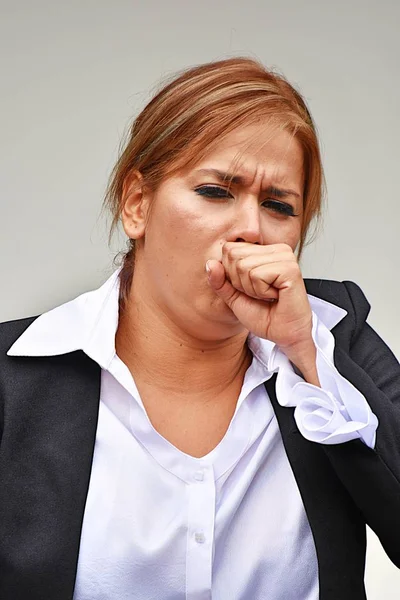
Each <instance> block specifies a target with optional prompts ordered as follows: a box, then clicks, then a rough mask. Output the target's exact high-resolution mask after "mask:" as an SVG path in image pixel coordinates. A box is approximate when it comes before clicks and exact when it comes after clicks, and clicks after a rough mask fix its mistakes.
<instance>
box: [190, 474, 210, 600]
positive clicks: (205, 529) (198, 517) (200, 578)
mask: <svg viewBox="0 0 400 600" xmlns="http://www.w3.org/2000/svg"><path fill="white" fill-rule="evenodd" d="M187 494H188V536H187V553H186V600H211V583H212V563H213V543H214V520H215V479H214V470H213V467H212V465H204V466H201V467H199V468H197V469H196V470H194V471H193V473H192V476H191V478H190V479H189V481H188V482H187Z"/></svg>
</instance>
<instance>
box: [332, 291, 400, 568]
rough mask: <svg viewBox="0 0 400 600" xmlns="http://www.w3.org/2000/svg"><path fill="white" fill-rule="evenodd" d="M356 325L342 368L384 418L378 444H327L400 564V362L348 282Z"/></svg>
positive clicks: (338, 360)
mask: <svg viewBox="0 0 400 600" xmlns="http://www.w3.org/2000/svg"><path fill="white" fill-rule="evenodd" d="M344 286H345V289H346V291H347V293H348V296H349V299H350V308H351V310H352V311H353V314H352V317H353V321H354V328H353V332H352V337H351V340H350V349H349V351H347V350H344V349H343V348H341V347H340V345H338V346H337V347H335V364H336V367H337V369H338V371H339V372H340V373H341V374H342V375H343V376H344V377H346V378H347V379H348V380H349V381H351V382H352V383H353V385H355V387H357V388H358V389H359V390H360V391H361V393H363V394H364V396H365V398H366V399H367V401H368V403H369V405H370V407H371V409H372V411H373V412H374V413H375V414H376V416H377V417H378V420H379V425H378V429H377V433H376V444H375V448H374V449H371V448H369V447H368V446H366V445H365V444H363V442H362V441H360V440H358V439H357V440H352V441H350V442H347V443H344V444H337V445H333V446H323V449H324V451H325V452H326V454H327V455H328V458H329V460H330V462H331V464H332V466H333V467H334V469H335V471H336V473H337V475H338V476H339V478H340V480H341V481H342V483H343V484H344V485H345V487H346V488H347V490H348V492H349V493H350V495H351V496H352V498H353V500H354V502H355V503H356V505H357V506H358V508H359V510H360V511H361V513H362V515H363V517H364V519H365V521H366V523H367V524H368V525H369V526H370V527H371V529H373V531H375V533H376V534H377V536H378V537H379V539H380V541H381V543H382V546H383V548H384V549H385V551H386V553H387V555H388V556H389V558H390V559H391V560H392V562H393V563H394V564H395V565H396V566H397V567H399V568H400V364H399V361H398V360H397V359H396V357H395V356H394V354H393V353H392V351H391V350H390V349H389V348H388V346H387V345H386V344H385V342H384V341H383V340H382V339H381V338H380V337H379V335H378V334H377V333H376V332H375V331H374V330H373V329H372V328H371V327H370V325H369V324H368V323H367V322H366V316H367V314H368V311H369V304H368V302H367V300H366V298H365V296H364V294H363V292H362V291H361V289H360V288H359V287H358V286H357V285H356V284H355V283H352V282H344Z"/></svg>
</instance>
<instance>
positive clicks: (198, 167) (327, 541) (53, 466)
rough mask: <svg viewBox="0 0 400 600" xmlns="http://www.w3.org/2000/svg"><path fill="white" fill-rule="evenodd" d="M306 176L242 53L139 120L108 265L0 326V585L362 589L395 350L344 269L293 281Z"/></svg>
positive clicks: (175, 88)
mask: <svg viewBox="0 0 400 600" xmlns="http://www.w3.org/2000/svg"><path fill="white" fill-rule="evenodd" d="M322 184H323V172H322V166H321V159H320V153H319V149H318V141H317V137H316V133H315V128H314V125H313V122H312V120H311V117H310V115H309V112H308V110H307V108H306V106H305V103H304V101H303V99H302V98H301V96H300V95H299V94H298V92H296V91H295V90H294V89H293V87H292V86H291V85H290V84H289V83H288V82H287V81H285V80H284V79H283V78H282V77H279V76H277V75H275V74H273V73H271V72H269V71H268V70H266V69H265V68H264V67H263V66H262V65H260V64H258V63H257V62H255V61H253V60H249V59H244V58H243V59H241V58H234V59H229V60H225V61H220V62H216V63H210V64H205V65H202V66H200V67H196V68H193V69H189V70H188V71H186V72H184V73H182V74H181V75H180V76H179V77H177V78H176V79H174V80H172V81H171V82H170V83H169V84H168V85H166V86H165V87H164V88H163V89H162V90H161V91H160V92H159V93H158V94H157V95H156V96H155V97H154V98H153V99H152V100H151V102H150V103H149V104H148V105H147V106H146V108H145V109H144V110H143V111H142V113H141V114H140V115H139V116H138V118H137V119H136V121H135V122H134V124H133V126H132V129H131V133H130V137H129V139H128V141H127V144H126V147H125V150H124V151H123V153H122V155H121V157H120V159H119V160H118V163H117V165H116V167H115V169H114V172H113V174H112V177H111V180H110V185H109V188H108V192H107V205H108V206H109V208H110V209H111V211H112V214H113V225H114V226H115V225H116V224H117V223H118V222H119V221H120V220H121V221H122V224H123V227H124V230H125V233H126V235H127V236H128V238H129V251H128V252H127V254H126V255H125V257H124V260H123V264H122V267H121V268H120V269H118V270H117V271H116V272H115V273H114V274H113V275H112V276H111V278H110V279H109V280H108V281H107V282H106V283H105V284H104V285H103V286H102V287H101V288H100V289H98V290H96V291H93V292H89V293H87V294H84V295H83V296H80V297H79V298H77V299H75V300H73V301H72V302H69V303H67V304H64V305H62V306H60V307H57V308H55V309H54V310H53V311H50V312H48V313H46V314H43V315H41V316H39V317H38V318H36V319H23V320H19V321H14V322H10V323H4V324H3V325H2V326H1V336H0V339H1V344H2V346H1V348H2V350H1V370H0V374H1V380H0V386H1V387H0V390H1V392H0V398H1V401H2V405H3V407H2V413H1V414H2V415H3V416H2V430H3V435H2V442H1V455H0V456H1V462H0V473H1V481H2V486H1V489H0V510H1V520H0V522H1V524H2V525H1V526H2V532H1V533H2V535H1V536H0V548H1V552H0V557H1V558H0V560H1V563H0V564H1V568H0V597H1V598H2V599H4V600H11V599H12V600H20V599H24V600H25V599H28V598H29V600H39V599H44V598H45V599H46V600H53V599H54V600H67V599H68V600H69V599H71V598H73V599H74V600H89V599H101V600H109V599H118V600H121V599H128V598H129V599H130V598H139V599H146V600H149V599H150V598H160V599H171V600H172V599H173V600H178V599H180V598H182V599H184V598H186V599H190V600H197V599H206V598H211V597H212V598H214V599H217V600H220V599H222V600H238V599H241V600H242V599H246V600H247V599H248V600H257V599H260V600H261V599H263V600H264V599H268V600H283V599H284V600H289V599H290V600H316V599H317V598H319V599H320V600H339V599H340V600H347V599H348V600H361V599H362V598H365V590H364V583H363V576H364V561H365V524H366V523H367V524H369V525H370V526H371V527H372V529H374V530H375V532H376V533H377V535H378V536H379V537H380V539H381V542H382V544H383V547H384V548H385V550H386V552H387V554H388V556H389V557H390V558H391V560H392V561H393V562H394V563H395V564H396V565H397V566H400V542H399V541H398V540H399V539H400V516H399V515H400V510H399V509H400V409H399V404H400V368H399V363H398V361H397V360H396V358H395V357H394V355H393V354H392V353H391V351H390V350H389V349H388V348H387V346H386V345H385V344H384V343H383V342H382V340H381V339H380V338H379V337H378V335H377V334H376V333H375V332H374V331H373V330H372V329H371V328H370V327H369V325H368V324H367V323H366V317H367V315H368V311H369V305H368V302H367V300H366V299H365V297H364V295H363V293H362V292H361V290H360V289H359V288H358V287H357V286H356V285H355V284H354V283H351V282H344V283H339V282H334V281H324V280H306V281H304V280H303V278H302V275H301V270H300V267H299V263H298V258H299V256H300V255H301V251H302V248H303V246H304V243H305V240H306V234H307V231H308V229H309V226H310V223H311V222H312V220H313V219H314V218H315V217H317V216H318V214H319V212H320V205H321V194H322ZM296 252H297V254H296Z"/></svg>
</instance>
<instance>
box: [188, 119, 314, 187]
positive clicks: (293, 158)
mask: <svg viewBox="0 0 400 600" xmlns="http://www.w3.org/2000/svg"><path fill="white" fill-rule="evenodd" d="M303 162H304V160H303V149H302V146H301V144H300V142H299V140H298V139H297V138H295V137H294V136H293V135H291V134H290V133H289V132H288V131H285V130H282V129H280V128H279V125H277V126H270V125H265V124H260V125H250V126H245V127H241V128H238V129H236V130H234V131H232V132H230V133H228V134H227V135H226V136H224V137H223V138H222V139H221V140H219V141H218V142H216V143H215V144H213V146H212V147H211V148H210V151H209V152H208V153H207V155H206V157H205V158H203V159H202V160H201V161H200V162H199V163H197V165H196V167H195V168H196V169H207V168H214V169H220V170H223V171H226V172H230V173H234V174H240V176H241V177H242V178H243V179H244V180H248V183H249V185H250V184H251V182H252V181H254V180H255V179H256V178H257V179H271V178H272V179H274V180H275V181H276V183H279V182H282V183H283V182H289V181H290V182H291V183H296V182H297V183H298V184H299V185H300V184H301V181H302V179H303Z"/></svg>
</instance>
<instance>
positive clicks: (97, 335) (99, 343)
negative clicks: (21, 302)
mask: <svg viewBox="0 0 400 600" xmlns="http://www.w3.org/2000/svg"><path fill="white" fill-rule="evenodd" d="M120 270H121V269H117V270H116V271H115V272H114V273H113V274H112V275H111V277H109V279H107V281H106V282H105V283H104V284H103V285H102V286H101V287H100V288H98V289H97V290H93V291H91V292H86V293H85V294H82V295H80V296H78V297H77V298H75V299H74V300H71V301H70V302H67V303H65V304H62V305H61V306H57V307H56V308H54V309H53V310H50V311H49V312H46V313H43V314H42V315H40V316H39V317H38V318H37V319H36V320H35V321H34V322H33V323H32V324H31V325H30V326H29V327H28V328H27V329H26V330H25V331H24V333H23V334H22V335H21V336H20V337H19V338H18V339H17V340H16V342H14V344H13V345H12V346H11V348H10V349H9V350H8V352H7V354H8V356H57V355H60V354H67V353H69V352H75V351H77V350H83V352H85V354H87V355H88V356H89V357H90V358H91V359H92V360H94V361H95V362H97V363H98V364H99V365H100V367H102V368H103V369H107V368H108V366H109V364H110V362H111V360H112V359H113V357H114V355H115V333H116V331H117V327H118V317H119V313H118V298H119V272H120ZM308 299H309V302H310V305H311V309H312V311H313V313H314V314H315V315H316V316H317V318H318V319H319V320H320V321H322V323H323V324H324V325H325V326H326V327H327V328H328V329H332V328H333V327H334V326H335V325H337V324H338V323H339V322H340V321H341V320H342V319H343V318H344V317H345V316H346V314H347V311H345V310H344V309H343V308H340V307H338V306H336V305H334V304H331V303H330V302H327V301H326V300H322V299H321V298H317V297H315V296H311V295H310V294H308ZM248 344H249V348H250V350H251V351H252V353H253V354H254V355H255V356H256V358H257V359H258V360H259V361H260V362H261V363H262V364H263V365H264V366H265V368H268V360H269V357H270V355H271V352H272V350H273V348H274V346H275V344H274V343H273V342H270V341H269V340H265V339H261V338H258V337H256V336H254V335H252V334H250V335H249V338H248Z"/></svg>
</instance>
